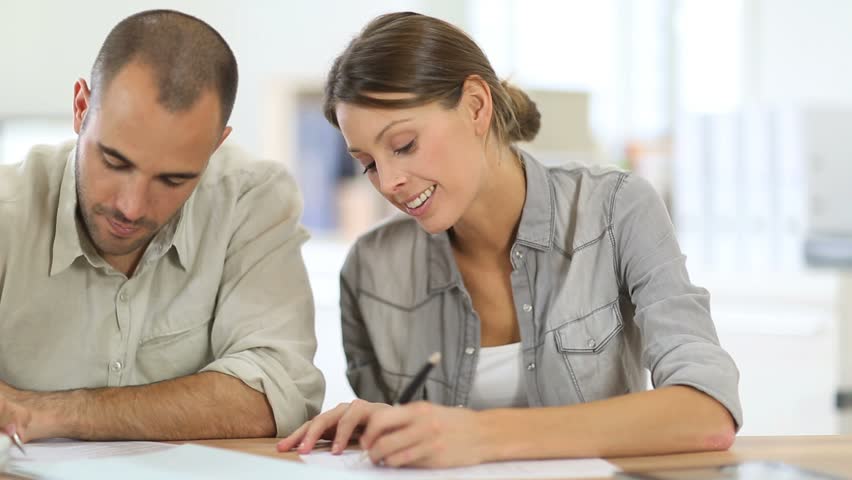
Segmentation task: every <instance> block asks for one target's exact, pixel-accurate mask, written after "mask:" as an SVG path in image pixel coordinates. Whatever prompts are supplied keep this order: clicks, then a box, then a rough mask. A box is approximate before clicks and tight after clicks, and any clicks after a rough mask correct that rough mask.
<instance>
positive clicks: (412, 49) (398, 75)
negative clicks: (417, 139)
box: [323, 12, 541, 143]
mask: <svg viewBox="0 0 852 480" xmlns="http://www.w3.org/2000/svg"><path fill="white" fill-rule="evenodd" d="M471 75H476V76H479V77H480V78H481V79H482V80H483V81H485V83H487V84H488V87H489V88H490V89H491V98H492V102H493V104H494V117H493V121H492V129H493V131H494V132H495V133H496V134H497V137H498V138H499V139H500V140H502V141H504V142H507V143H514V142H517V141H529V140H532V139H533V138H535V136H536V134H537V133H538V130H539V127H540V125H541V115H540V114H539V112H538V108H537V107H536V105H535V103H534V102H533V101H532V100H530V98H529V97H528V96H527V95H526V94H525V93H524V92H523V91H522V90H520V89H518V88H517V87H514V86H512V85H510V84H509V83H507V82H505V81H500V80H499V79H498V78H497V74H496V73H494V69H493V68H492V67H491V63H490V62H489V61H488V58H487V57H486V56H485V54H484V53H483V52H482V50H481V49H480V48H479V46H477V45H476V43H475V42H474V41H473V40H472V39H471V38H470V37H469V36H468V35H467V34H465V33H464V32H463V31H461V30H460V29H459V28H457V27H455V26H453V25H451V24H449V23H447V22H445V21H443V20H439V19H437V18H433V17H428V16H426V15H421V14H418V13H412V12H400V13H389V14H386V15H381V16H379V17H376V18H375V19H373V20H372V21H371V22H370V23H368V24H367V26H366V27H364V30H362V31H361V33H360V34H359V35H358V36H357V37H355V38H354V39H353V40H352V41H351V42H350V43H349V45H348V46H347V47H346V50H344V51H343V53H341V54H340V56H338V57H337V58H336V59H335V60H334V64H333V65H332V67H331V70H330V71H329V72H328V79H327V81H326V85H325V102H324V105H323V110H324V113H325V118H326V119H328V121H329V122H330V123H331V124H332V125H334V126H335V127H337V128H340V125H339V124H338V121H337V112H336V108H337V105H338V104H339V103H341V102H342V103H351V104H354V105H362V106H368V107H378V108H409V107H415V106H420V105H424V104H427V103H431V102H433V101H438V102H440V103H441V104H442V105H444V106H445V107H446V108H454V107H456V105H458V102H459V100H460V99H461V95H462V87H463V85H464V82H465V80H467V79H468V78H469V77H470V76H471ZM376 93H409V94H412V95H413V97H412V98H407V99H396V100H390V99H379V98H376V97H373V96H371V94H376Z"/></svg>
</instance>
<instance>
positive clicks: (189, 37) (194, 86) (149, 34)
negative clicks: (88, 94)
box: [91, 10, 238, 127]
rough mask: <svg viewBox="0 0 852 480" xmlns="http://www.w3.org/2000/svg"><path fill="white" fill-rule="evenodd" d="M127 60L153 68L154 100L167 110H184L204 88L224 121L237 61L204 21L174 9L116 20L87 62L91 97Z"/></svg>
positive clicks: (230, 105)
mask: <svg viewBox="0 0 852 480" xmlns="http://www.w3.org/2000/svg"><path fill="white" fill-rule="evenodd" d="M130 62H141V63H142V64H144V65H146V66H149V67H151V68H152V69H153V71H154V75H155V76H156V79H157V86H158V90H159V98H158V102H159V103H160V105H162V106H163V107H165V108H166V109H168V110H169V111H172V112H179V111H185V110H187V109H189V108H190V107H191V106H192V105H193V104H194V103H195V101H196V100H198V98H199V96H200V95H201V93H202V92H203V91H204V90H205V89H207V88H211V87H212V88H214V89H215V91H216V93H217V94H218V95H219V103H220V106H221V108H220V110H221V112H220V113H221V122H222V126H223V127H224V126H225V125H226V124H227V122H228V118H230V116H231V110H232V109H233V107H234V99H235V98H236V96H237V80H238V74H237V60H236V58H234V53H233V52H232V51H231V47H229V46H228V43H227V42H225V39H224V38H222V36H221V35H220V34H219V32H217V31H216V30H215V29H214V28H213V27H211V26H210V25H208V24H207V23H205V22H203V21H202V20H200V19H198V18H196V17H193V16H191V15H187V14H185V13H181V12H176V11H173V10H148V11H145V12H140V13H137V14H135V15H131V16H129V17H127V18H125V19H124V20H122V21H121V22H119V23H118V25H116V26H115V27H113V29H112V30H111V31H110V32H109V35H107V37H106V40H104V43H103V45H102V46H101V49H100V51H99V52H98V56H97V58H96V59H95V64H94V65H93V66H92V77H91V81H92V94H93V96H94V97H95V101H97V98H98V95H100V94H101V93H102V92H103V91H106V89H107V87H108V86H109V84H110V82H111V81H112V80H113V79H114V78H115V76H116V75H117V74H118V72H119V71H121V69H122V68H124V66H126V65H127V64H128V63H130ZM99 92H100V93H99Z"/></svg>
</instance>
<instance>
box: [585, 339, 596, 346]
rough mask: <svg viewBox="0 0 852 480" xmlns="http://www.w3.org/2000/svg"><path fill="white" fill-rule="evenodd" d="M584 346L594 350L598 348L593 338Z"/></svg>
mask: <svg viewBox="0 0 852 480" xmlns="http://www.w3.org/2000/svg"><path fill="white" fill-rule="evenodd" d="M586 345H588V346H589V348H595V347H596V346H598V342H596V341H595V339H594V338H590V339H589V341H588V342H586Z"/></svg>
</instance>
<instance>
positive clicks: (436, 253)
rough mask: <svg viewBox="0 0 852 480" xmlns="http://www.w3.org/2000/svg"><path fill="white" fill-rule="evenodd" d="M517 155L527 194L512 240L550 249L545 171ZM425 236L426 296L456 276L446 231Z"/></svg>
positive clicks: (548, 185)
mask: <svg viewBox="0 0 852 480" xmlns="http://www.w3.org/2000/svg"><path fill="white" fill-rule="evenodd" d="M517 152H518V154H519V155H520V156H521V159H522V160H523V163H524V169H525V171H526V184H527V193H526V199H525V201H524V208H523V210H522V212H521V222H520V224H519V226H518V234H517V239H516V241H517V243H520V244H523V245H526V246H529V247H532V248H536V249H538V250H545V251H546V250H550V247H551V243H552V241H553V226H554V224H555V222H554V218H553V216H554V213H555V212H554V205H553V190H552V185H551V182H550V178H549V174H548V172H547V168H546V167H545V166H544V165H542V164H541V163H539V162H538V161H537V160H536V159H534V158H533V157H532V156H531V155H529V154H528V153H526V152H524V151H522V150H520V149H518V150H517ZM427 235H428V239H427V245H428V254H427V257H428V258H427V261H428V267H429V293H435V292H437V291H440V290H444V289H447V288H449V287H451V286H453V285H455V284H457V283H458V282H459V281H460V276H459V274H458V270H457V269H456V268H455V263H454V262H453V251H452V246H451V245H450V237H449V234H448V232H441V233H436V234H427Z"/></svg>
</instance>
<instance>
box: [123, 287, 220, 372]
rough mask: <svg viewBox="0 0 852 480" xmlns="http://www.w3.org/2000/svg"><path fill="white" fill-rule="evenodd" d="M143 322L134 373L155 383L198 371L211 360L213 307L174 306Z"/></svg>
mask: <svg viewBox="0 0 852 480" xmlns="http://www.w3.org/2000/svg"><path fill="white" fill-rule="evenodd" d="M155 318H156V319H157V320H160V321H159V322H157V321H156V320H154V321H152V322H151V324H149V325H146V327H147V328H146V329H144V330H143V334H142V336H141V338H140V339H139V345H138V347H137V351H136V367H137V373H138V374H139V375H140V378H139V380H140V381H143V382H156V381H161V380H166V379H171V378H176V377H181V376H185V375H190V374H193V373H197V372H198V371H199V370H200V369H201V368H203V367H204V366H206V365H207V364H209V363H210V362H211V361H212V360H213V350H212V345H211V342H210V340H211V339H210V330H211V328H212V327H213V322H212V320H213V307H212V305H211V306H207V305H201V304H194V305H187V306H184V308H174V309H172V310H171V311H169V312H164V313H163V314H162V316H159V315H158V316H156V317H155Z"/></svg>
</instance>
